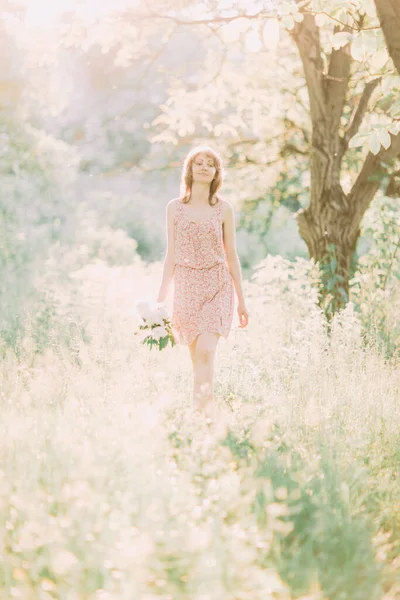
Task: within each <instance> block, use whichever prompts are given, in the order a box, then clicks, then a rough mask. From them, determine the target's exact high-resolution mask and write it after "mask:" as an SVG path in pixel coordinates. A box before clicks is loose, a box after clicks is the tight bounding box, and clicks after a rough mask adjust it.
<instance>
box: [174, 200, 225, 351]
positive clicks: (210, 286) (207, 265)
mask: <svg viewBox="0 0 400 600" xmlns="http://www.w3.org/2000/svg"><path fill="white" fill-rule="evenodd" d="M176 202H177V210H176V213H175V267H174V280H173V281H174V293H173V309H172V318H171V324H172V330H173V334H174V338H175V341H176V342H177V344H185V345H188V344H191V343H192V342H193V341H194V340H195V339H196V337H197V335H198V334H199V333H205V332H212V333H219V334H220V335H222V336H223V337H225V338H227V337H228V335H229V331H230V329H231V325H232V319H233V311H234V286H233V280H232V277H231V275H230V273H229V271H228V265H227V260H226V255H225V250H224V246H223V237H222V235H223V234H222V203H223V202H224V200H221V199H219V200H218V202H217V203H216V204H215V205H214V207H213V210H214V214H213V215H212V216H211V217H210V218H208V219H205V220H203V221H200V222H198V223H195V222H194V221H192V220H190V218H189V216H188V215H187V213H186V211H185V205H184V204H183V203H182V202H181V200H180V199H177V201H176Z"/></svg>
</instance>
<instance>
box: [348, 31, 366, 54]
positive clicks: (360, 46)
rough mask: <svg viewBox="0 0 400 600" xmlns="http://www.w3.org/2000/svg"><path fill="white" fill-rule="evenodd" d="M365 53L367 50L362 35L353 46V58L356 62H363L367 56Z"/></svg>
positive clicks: (355, 40) (354, 40) (355, 39)
mask: <svg viewBox="0 0 400 600" xmlns="http://www.w3.org/2000/svg"><path fill="white" fill-rule="evenodd" d="M365 52H366V49H365V46H364V40H363V37H362V36H361V34H360V35H358V36H357V37H356V38H354V39H353V43H352V44H351V56H352V57H353V58H354V60H358V61H362V60H363V58H364V56H365Z"/></svg>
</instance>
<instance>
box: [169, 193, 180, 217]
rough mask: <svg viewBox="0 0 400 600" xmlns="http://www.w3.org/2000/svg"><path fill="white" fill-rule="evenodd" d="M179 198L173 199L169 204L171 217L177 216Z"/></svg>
mask: <svg viewBox="0 0 400 600" xmlns="http://www.w3.org/2000/svg"><path fill="white" fill-rule="evenodd" d="M178 202H179V198H173V199H172V200H170V201H169V202H168V203H167V214H168V215H171V217H174V216H175V212H176V209H177V208H178Z"/></svg>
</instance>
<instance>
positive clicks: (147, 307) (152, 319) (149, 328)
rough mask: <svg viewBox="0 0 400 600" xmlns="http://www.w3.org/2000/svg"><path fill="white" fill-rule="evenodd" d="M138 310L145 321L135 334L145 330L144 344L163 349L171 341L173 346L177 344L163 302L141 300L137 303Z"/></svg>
mask: <svg viewBox="0 0 400 600" xmlns="http://www.w3.org/2000/svg"><path fill="white" fill-rule="evenodd" d="M136 310H137V312H138V314H139V316H140V317H141V319H142V321H143V323H142V324H141V325H139V331H135V333H134V335H139V333H140V332H144V334H143V333H142V336H143V339H142V344H147V346H150V350H151V349H152V348H153V346H157V347H158V349H159V350H163V349H164V348H166V346H168V343H169V342H170V343H171V346H175V344H176V342H175V339H174V336H173V333H172V326H171V321H170V319H169V317H168V312H167V309H166V308H165V306H164V304H163V303H162V302H156V303H150V302H148V301H147V300H141V301H140V302H138V303H137V304H136Z"/></svg>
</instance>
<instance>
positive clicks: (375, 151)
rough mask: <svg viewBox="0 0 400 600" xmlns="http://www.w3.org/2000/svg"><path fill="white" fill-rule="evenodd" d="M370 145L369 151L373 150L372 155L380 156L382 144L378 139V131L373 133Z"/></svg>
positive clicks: (369, 141)
mask: <svg viewBox="0 0 400 600" xmlns="http://www.w3.org/2000/svg"><path fill="white" fill-rule="evenodd" d="M368 145H369V149H370V150H371V152H372V154H375V156H376V155H377V154H378V152H379V150H380V149H381V143H380V141H379V139H378V135H377V133H376V131H373V132H372V133H371V135H370V136H369V140H368Z"/></svg>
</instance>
